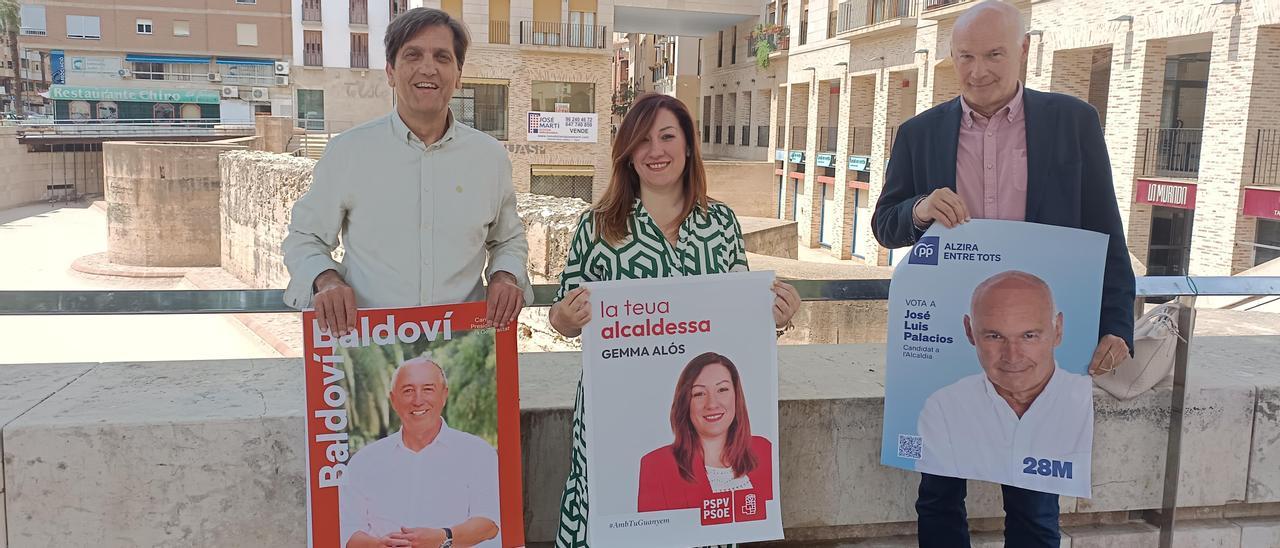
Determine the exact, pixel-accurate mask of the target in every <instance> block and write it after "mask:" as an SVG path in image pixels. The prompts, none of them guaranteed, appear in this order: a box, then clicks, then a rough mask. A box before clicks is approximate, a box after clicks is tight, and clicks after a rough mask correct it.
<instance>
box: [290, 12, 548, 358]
mask: <svg viewBox="0 0 1280 548" xmlns="http://www.w3.org/2000/svg"><path fill="white" fill-rule="evenodd" d="M385 42H386V52H387V53H386V56H387V66H386V71H387V79H388V81H389V82H390V84H391V85H392V87H393V88H394V89H395V97H396V107H395V109H394V110H393V111H392V112H391V113H390V114H388V115H386V116H384V117H382V118H379V119H377V120H374V121H372V122H369V123H367V124H364V125H361V126H359V127H356V128H354V129H351V130H349V131H346V132H344V133H342V134H341V135H338V136H337V137H334V138H333V139H332V140H331V141H330V142H329V145H328V146H327V147H326V150H325V155H324V157H323V158H322V159H321V160H320V162H319V163H317V164H316V167H315V171H314V174H313V177H312V183H311V188H310V189H309V190H308V191H307V193H306V194H305V195H304V196H303V197H302V198H300V199H299V200H298V202H297V203H296V204H294V207H293V215H292V218H291V221H290V223H289V234H288V236H287V237H286V238H285V240H284V243H283V246H282V247H283V250H284V263H285V266H286V267H287V268H288V270H289V275H290V281H289V286H288V288H286V290H285V302H286V303H288V304H289V305H290V306H293V307H295V308H300V309H301V308H309V307H310V308H315V310H316V317H317V319H318V320H319V323H320V326H321V328H322V329H324V330H326V331H327V332H329V333H334V334H337V335H342V334H346V333H347V332H349V331H350V330H351V329H352V328H354V327H355V325H356V315H357V312H356V306H357V304H358V305H359V306H361V307H395V306H419V305H430V304H450V303H458V302H464V301H475V300H481V299H486V298H487V300H488V310H487V317H486V321H487V323H488V324H489V325H496V326H503V325H506V324H507V323H508V322H510V321H511V320H514V319H515V318H516V317H517V316H518V315H519V313H520V309H521V308H522V307H523V306H524V304H526V303H528V302H531V301H532V300H533V288H532V286H531V285H530V284H529V279H528V271H527V269H526V264H527V262H528V256H529V246H528V243H527V242H526V240H525V234H524V225H523V224H521V222H520V218H519V217H518V216H517V215H516V199H515V190H514V188H513V187H512V185H511V162H510V160H509V159H508V158H507V151H506V149H505V148H504V147H503V146H502V145H501V144H500V143H499V142H498V141H497V140H495V139H493V138H492V137H490V136H488V135H486V134H484V133H482V132H479V131H476V130H475V129H472V128H470V127H467V126H466V125H463V124H460V123H457V121H456V120H454V119H453V116H452V114H451V113H450V111H449V99H450V97H451V96H452V95H453V92H454V90H456V89H458V88H459V87H460V86H461V81H462V80H461V75H462V65H463V61H464V59H465V56H466V50H467V46H468V43H469V39H468V37H467V31H466V28H465V27H463V26H462V23H460V22H458V20H456V19H454V18H452V17H450V16H449V15H448V14H447V13H445V12H443V11H440V10H434V9H428V8H415V9H412V10H409V11H407V12H405V13H404V14H403V15H400V16H399V17H397V18H396V19H395V21H392V22H391V24H390V25H389V26H388V27H387V32H386V40H385ZM339 234H341V241H342V244H343V248H344V252H345V255H344V256H343V259H342V263H338V262H336V261H334V260H333V257H332V256H331V253H332V251H333V250H334V248H336V247H337V245H338V241H339ZM486 264H487V271H486ZM486 273H487V274H488V278H489V285H488V288H487V291H486V287H485V285H484V284H483V280H482V278H483V275H484V274H486Z"/></svg>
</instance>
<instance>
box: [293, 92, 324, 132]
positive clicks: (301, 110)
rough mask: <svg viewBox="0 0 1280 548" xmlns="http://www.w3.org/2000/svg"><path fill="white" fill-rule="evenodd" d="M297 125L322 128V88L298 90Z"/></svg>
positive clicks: (307, 127) (306, 127)
mask: <svg viewBox="0 0 1280 548" xmlns="http://www.w3.org/2000/svg"><path fill="white" fill-rule="evenodd" d="M298 127H300V128H305V129H317V130H319V129H324V90H322V89H300V90H298Z"/></svg>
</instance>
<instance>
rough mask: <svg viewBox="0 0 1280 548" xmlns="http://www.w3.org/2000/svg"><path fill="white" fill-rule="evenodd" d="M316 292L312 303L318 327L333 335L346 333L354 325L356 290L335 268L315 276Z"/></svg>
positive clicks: (353, 327)
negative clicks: (318, 323)
mask: <svg viewBox="0 0 1280 548" xmlns="http://www.w3.org/2000/svg"><path fill="white" fill-rule="evenodd" d="M314 285H315V289H316V294H315V298H314V299H312V305H313V306H314V307H315V309H316V320H317V321H318V322H320V329H321V330H324V331H327V332H328V333H329V334H330V335H332V336H334V337H340V336H342V335H346V334H347V333H348V332H350V331H351V330H352V329H355V327H356V292H355V290H353V289H351V286H349V285H347V282H346V281H345V280H343V279H342V276H339V275H338V272H337V271H335V270H326V271H324V272H321V273H320V275H319V276H316V281H315V283H314Z"/></svg>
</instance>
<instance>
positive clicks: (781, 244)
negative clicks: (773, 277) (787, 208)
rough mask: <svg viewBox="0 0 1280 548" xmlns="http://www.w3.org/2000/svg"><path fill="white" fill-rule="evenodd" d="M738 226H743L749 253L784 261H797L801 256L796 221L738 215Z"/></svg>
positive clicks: (743, 234) (744, 238)
mask: <svg viewBox="0 0 1280 548" xmlns="http://www.w3.org/2000/svg"><path fill="white" fill-rule="evenodd" d="M735 211H736V210H735ZM738 224H740V225H742V239H743V245H745V246H746V248H747V252H749V253H758V254H760V255H769V256H771V257H781V258H784V259H795V258H797V256H798V255H799V241H798V240H797V239H796V222H795V221H786V220H782V219H770V218H760V217H744V216H742V215H738Z"/></svg>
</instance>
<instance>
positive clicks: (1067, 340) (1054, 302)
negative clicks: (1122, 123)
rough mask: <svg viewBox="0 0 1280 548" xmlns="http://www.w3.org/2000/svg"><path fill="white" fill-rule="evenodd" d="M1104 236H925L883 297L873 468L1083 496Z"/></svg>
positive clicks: (1065, 231)
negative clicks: (877, 448) (880, 415)
mask: <svg viewBox="0 0 1280 548" xmlns="http://www.w3.org/2000/svg"><path fill="white" fill-rule="evenodd" d="M1107 238H1108V237H1107V235H1105V234H1099V233H1096V232H1090V231H1085V230H1078V229H1071V228H1062V227H1055V226H1049V225H1041V224H1033V223H1019V222H1012V221H994V220H973V221H970V222H968V223H965V224H963V225H960V226H958V227H956V228H953V229H947V228H945V227H942V226H941V225H937V224H935V225H934V226H933V227H931V228H930V229H929V230H928V231H927V232H926V233H925V234H924V236H922V237H921V238H920V241H919V242H917V243H916V245H915V246H913V247H912V248H911V250H910V254H909V256H908V257H907V260H904V261H900V262H899V263H898V265H897V268H896V269H895V270H894V274H893V283H892V285H891V286H890V290H889V321H888V324H889V332H888V339H887V340H888V343H887V345H886V348H887V355H886V372H885V409H884V439H883V446H882V449H881V459H880V460H881V462H882V463H883V464H885V465H888V466H892V467H895V468H902V469H905V470H915V471H919V472H927V473H930V474H936V475H941V476H951V477H960V478H966V479H976V480H984V481H991V482H996V483H1001V484H1005V485H1013V486H1018V487H1023V488H1027V489H1034V490H1037V491H1044V492H1049V493H1057V494H1061V495H1068V496H1076V497H1088V496H1089V488H1090V478H1089V471H1090V455H1091V452H1092V449H1093V382H1092V379H1090V378H1089V376H1088V374H1087V368H1088V363H1089V359H1090V357H1091V356H1092V354H1093V351H1094V348H1095V346H1096V345H1097V342H1098V314H1099V308H1100V304H1101V296H1102V274H1103V268H1104V264H1105V258H1106V248H1107Z"/></svg>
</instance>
